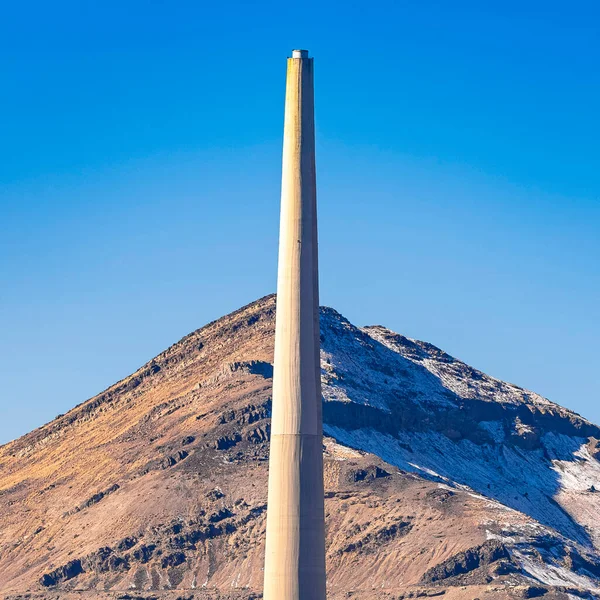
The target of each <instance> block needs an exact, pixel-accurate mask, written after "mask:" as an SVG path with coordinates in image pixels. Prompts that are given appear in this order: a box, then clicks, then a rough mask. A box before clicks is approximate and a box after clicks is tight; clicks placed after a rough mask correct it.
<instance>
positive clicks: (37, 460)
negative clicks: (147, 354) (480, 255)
mask: <svg viewBox="0 0 600 600" xmlns="http://www.w3.org/2000/svg"><path fill="white" fill-rule="evenodd" d="M274 316H275V299H274V297H273V296H268V297H265V298H262V299H261V300H258V301H257V302H255V303H253V304H250V305H248V306H246V307H244V308H242V309H240V310H238V311H236V312H234V313H232V314H231V315H228V316H226V317H223V318H222V319H219V320H218V321H215V322H213V323H211V324H209V325H207V326H205V327H203V328H201V329H199V330H197V331H195V332H194V333H192V334H190V335H188V336H187V337H185V338H184V339H182V340H181V341H180V342H178V343H177V344H174V345H173V346H171V347H170V348H169V349H168V350H166V351H165V352H163V353H162V354H160V355H159V356H157V357H156V358H155V359H153V360H152V361H150V362H149V363H147V364H146V365H144V366H143V367H142V368H140V369H139V370H138V371H137V372H135V373H134V374H133V375H131V376H130V377H128V378H126V379H124V380H123V381H120V382H119V383H117V384H115V385H114V386H112V387H111V388H109V389H108V390H106V391H105V392H103V393H101V394H99V395H98V396H95V397H94V398H91V399H90V400H87V401H86V402H84V403H82V404H80V405H79V406H77V407H75V408H74V409H72V410H71V411H69V412H68V413H67V414H65V415H62V416H60V417H58V418H57V419H55V420H54V421H52V422H51V423H49V424H47V425H45V426H43V427H41V428H39V429H37V430H35V431H33V432H31V433H29V434H27V435H25V436H23V437H22V438H20V439H18V440H15V441H13V442H11V443H9V444H6V445H5V446H2V447H0V594H3V595H4V597H6V598H12V599H16V598H40V599H41V598H45V599H50V598H61V599H62V598H64V599H71V598H72V599H75V598H80V599H82V600H84V599H88V600H95V599H98V600H99V599H109V598H110V599H121V600H128V599H129V600H133V599H140V600H141V599H148V600H150V599H163V598H164V599H173V600H175V599H176V598H178V599H180V600H183V599H185V600H193V599H196V600H202V599H209V598H211V599H217V598H220V599H222V600H225V599H234V598H235V599H240V600H242V599H248V598H259V597H261V596H260V590H261V587H262V563H263V538H264V527H265V509H266V482H267V468H268V462H267V456H268V438H269V416H270V394H271V377H272V364H271V363H272V359H273V335H274ZM321 344H322V380H323V395H324V419H325V433H326V439H325V445H324V457H325V479H326V500H325V507H326V515H327V549H328V554H327V560H328V586H329V597H330V598H331V599H332V600H335V599H338V598H339V599H341V598H354V599H365V600H367V599H369V600H375V599H384V598H387V599H392V598H394V599H399V598H416V597H425V596H439V597H444V598H447V599H448V600H453V599H457V600H458V599H470V600H473V599H475V598H478V599H480V600H484V599H485V600H496V599H501V598H502V599H504V598H530V597H538V596H543V597H545V598H547V599H548V600H552V599H554V598H561V599H565V600H566V599H567V598H574V597H582V598H588V597H589V598H592V597H593V598H596V597H600V596H598V595H597V594H599V593H600V592H598V590H599V589H600V552H599V551H600V525H598V515H599V514H600V493H599V492H596V490H600V463H599V462H598V457H599V456H600V444H599V442H598V440H599V439H600V430H599V429H598V427H596V426H595V425H593V424H591V423H589V422H587V421H585V420H584V419H582V418H581V417H579V416H578V415H576V414H574V413H572V412H570V411H568V410H566V409H564V408H561V407H559V406H557V405H555V404H553V403H551V402H549V401H548V400H546V399H544V398H541V397H540V396H538V395H536V394H534V393H532V392H528V391H526V390H522V389H521V388H518V387H517V386H514V385H511V384H507V383H504V382H501V381H498V380H496V379H493V378H491V377H488V376H487V375H485V374H483V373H481V372H479V371H477V370H475V369H472V368H471V367H469V366H468V365H466V364H464V363H462V362H460V361H458V360H456V359H454V358H453V357H451V356H449V355H447V354H446V353H444V352H443V351H441V350H439V349H438V348H436V347H434V346H432V345H430V344H427V343H425V342H419V341H416V340H410V339H408V338H405V337H403V336H400V335H398V334H395V333H393V332H391V331H389V330H387V329H385V328H383V327H380V326H376V327H366V328H363V329H359V328H357V327H355V326H353V325H352V324H350V323H349V322H348V321H347V320H346V319H344V318H343V317H342V316H341V315H339V314H338V313H336V312H335V311H334V310H332V309H327V308H324V309H322V313H321Z"/></svg>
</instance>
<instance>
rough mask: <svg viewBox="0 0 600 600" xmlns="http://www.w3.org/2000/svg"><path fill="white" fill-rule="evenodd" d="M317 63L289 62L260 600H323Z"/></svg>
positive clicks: (297, 55) (302, 58)
mask: <svg viewBox="0 0 600 600" xmlns="http://www.w3.org/2000/svg"><path fill="white" fill-rule="evenodd" d="M318 274H319V273H318V248H317V195H316V178H315V125H314V90H313V59H312V58H309V57H308V52H307V51H306V50H294V51H293V52H292V58H288V61H287V83H286V97H285V125H284V133H283V172H282V184H281V223H280V233H279V270H278V277H277V317H276V328H275V364H274V373H273V416H272V421H271V444H270V456H269V498H268V506H267V539H266V555H265V583H264V600H326V599H325V510H324V492H323V417H322V407H321V367H320V359H319V352H320V334H319V277H318Z"/></svg>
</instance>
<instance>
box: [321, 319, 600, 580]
mask: <svg viewBox="0 0 600 600" xmlns="http://www.w3.org/2000/svg"><path fill="white" fill-rule="evenodd" d="M332 332H335V334H334V335H332ZM321 337H322V340H321V341H322V361H321V363H322V383H323V395H324V398H325V400H326V403H325V405H324V414H325V432H326V433H327V434H328V435H331V436H332V437H334V438H335V439H336V440H338V442H341V443H343V444H346V445H348V446H350V447H352V448H357V449H360V450H363V451H366V452H371V453H374V454H376V455H378V456H380V457H381V458H382V459H383V460H385V461H386V462H388V463H390V464H393V465H395V466H397V467H398V468H399V469H401V470H402V471H406V472H413V473H418V474H419V475H421V476H422V477H424V478H428V479H431V480H433V481H438V482H440V484H442V485H447V486H451V487H454V488H460V489H467V490H472V491H473V492H474V493H477V494H481V495H483V496H485V497H488V498H490V499H493V500H494V501H496V502H498V503H501V504H502V505H503V506H505V507H507V508H509V509H513V510H514V511H518V512H519V513H520V514H522V515H525V516H527V517H529V518H530V519H529V520H528V521H527V520H526V525H523V524H521V525H519V526H518V527H516V528H515V524H514V522H513V520H510V519H509V521H508V522H506V523H505V524H504V526H503V527H497V525H498V524H497V523H496V526H495V527H493V528H492V529H491V530H490V534H489V535H490V538H494V539H502V540H503V541H504V542H505V543H508V544H509V545H510V546H512V551H513V553H514V557H515V559H518V561H519V562H520V564H521V565H522V567H523V569H524V571H525V572H528V573H529V574H530V575H531V576H532V577H533V578H536V579H538V580H540V581H542V582H544V583H547V584H550V585H558V583H557V582H559V581H562V584H563V585H564V584H565V582H571V583H572V584H574V585H583V586H584V587H586V586H587V587H589V588H590V589H596V586H597V584H598V578H599V577H600V556H599V555H598V550H599V549H600V523H599V522H598V515H600V462H599V461H598V455H599V452H598V438H600V431H599V429H598V427H596V426H595V425H593V424H592V423H589V422H588V421H586V420H585V419H583V418H581V417H580V416H579V415H577V414H575V413H573V412H571V411H569V410H567V409H564V408H563V407H560V406H558V405H556V404H554V403H552V402H550V401H549V400H547V399H545V398H543V397H541V396H539V395H538V394H535V393H533V392H530V391H527V390H524V389H522V388H519V387H518V386H515V385H512V384H508V383H505V382H502V381H500V380H497V379H495V378H493V377H490V376H488V375H486V374H484V373H482V372H480V371H477V370H476V369H473V368H472V367H469V366H468V365H466V364H465V363H463V362H461V361H459V360H457V359H455V358H453V357H452V356H450V355H448V354H446V353H445V352H443V351H442V350H440V349H438V348H436V347H435V346H433V345H431V344H428V343H426V342H420V341H417V340H411V339H409V338H406V337H404V336H401V335H399V334H396V333H394V332H392V331H390V330H389V329H386V328H384V327H381V326H371V327H364V328H362V329H358V328H356V327H354V326H353V325H351V324H350V323H349V322H348V321H347V320H346V319H344V318H343V317H342V316H341V315H339V314H338V313H336V312H335V311H333V310H330V309H325V310H324V313H323V315H322V336H321ZM511 512H512V511H511ZM536 522H537V524H536ZM574 547H576V548H577V551H578V552H579V553H580V556H582V557H583V556H585V557H587V558H586V560H587V561H589V562H588V563H586V566H585V567H582V569H581V570H580V571H578V572H573V570H569V569H566V568H565V567H564V565H563V564H562V562H560V561H558V562H557V558H560V559H561V560H563V559H564V556H565V553H566V554H568V552H569V551H570V550H569V548H574ZM532 548H533V549H535V550H532ZM532 552H533V554H535V556H534V557H532ZM540 559H542V560H540ZM555 563H556V564H555ZM577 582H579V583H577Z"/></svg>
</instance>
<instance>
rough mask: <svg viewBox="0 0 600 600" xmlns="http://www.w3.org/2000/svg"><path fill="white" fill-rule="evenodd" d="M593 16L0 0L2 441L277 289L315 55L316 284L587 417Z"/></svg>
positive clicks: (383, 4) (596, 90)
mask: <svg viewBox="0 0 600 600" xmlns="http://www.w3.org/2000/svg"><path fill="white" fill-rule="evenodd" d="M599 23H600V5H599V4H598V2H597V1H596V0H594V1H589V2H585V1H583V2H580V1H577V0H574V1H573V2H569V3H565V2H563V1H556V0H549V1H544V2H542V1H535V0H530V1H526V2H523V0H520V1H519V2H516V1H512V0H508V1H504V2H481V1H479V0H478V1H472V2H471V1H466V0H454V1H448V2H431V1H427V0H418V1H417V0H415V1H411V2H402V1H389V0H384V1H380V2H364V1H361V2H349V1H345V2H328V1H323V0H321V1H319V2H313V1H304V2H281V1H277V2H227V1H225V2H219V3H216V2H211V3H208V2H201V1H197V0H195V1H188V0H178V1H176V2H157V1H150V0H144V1H136V0H127V1H123V0H119V2H115V1H111V0H104V1H103V2H88V1H85V0H77V1H73V2H61V1H60V0H58V1H57V2H41V1H35V0H33V1H25V2H11V3H4V5H3V8H2V14H1V18H0V72H1V73H2V92H1V94H0V140H1V144H0V209H1V212H0V376H1V380H2V383H1V385H0V443H1V442H6V441H8V440H9V439H12V438H14V437H17V436H19V435H21V434H23V433H25V432H27V431H29V430H30V429H32V428H34V427H36V426H39V425H41V424H43V423H44V422H46V421H48V420H50V419H52V418H53V417H54V416H56V414H58V413H63V412H65V411H67V410H68V409H69V408H71V407H72V406H73V405H75V404H77V403H79V402H81V401H83V400H85V399H86V398H88V397H90V396H92V395H94V394H96V393H98V392H99V391H101V390H102V389H104V388H106V387H107V386H109V385H110V384H112V383H114V382H115V381H116V380H118V379H120V378H122V377H124V376H126V375H128V374H129V373H131V372H132V371H133V370H135V369H136V368H137V367H139V366H140V365H142V364H143V363H144V362H146V361H147V360H149V359H150V358H152V357H153V356H154V355H156V354H158V353H159V352H160V351H162V350H163V349H164V348H166V347H168V346H169V345H170V344H172V343H174V342H175V341H177V340H178V339H180V338H181V337H182V336H184V335H185V334H187V333H188V332H190V331H192V330H194V329H196V328H198V327H200V326H202V325H203V324H205V323H206V322H208V321H210V320H212V319H214V318H217V317H219V316H221V315H224V314H226V313H228V312H230V311H231V310H233V309H235V308H238V307H239V306H241V305H243V304H245V303H247V302H250V301H252V300H254V299H256V298H258V297H260V296H263V295H265V294H268V293H270V292H273V291H274V290H275V279H276V277H275V276H276V262H277V256H276V251H277V233H278V232H277V228H278V209H279V183H280V169H281V165H280V161H281V138H282V125H283V97H284V85H285V59H286V56H287V55H289V54H290V51H291V50H292V48H296V47H301V48H308V49H309V51H310V52H311V55H313V56H314V57H315V72H316V75H315V78H316V103H317V108H316V110H317V136H318V148H317V150H318V156H317V161H318V184H319V210H320V240H321V299H322V303H323V304H327V305H330V306H334V307H335V308H336V309H338V310H339V311H340V312H342V313H343V314H344V315H345V316H347V317H348V318H349V319H350V320H351V321H352V322H354V323H355V324H357V325H366V324H375V323H380V324H384V325H386V326H388V327H390V328H392V329H394V330H396V331H398V332H401V333H403V334H405V335H408V336H411V337H416V338H419V339H424V340H427V341H429V342H432V343H434V344H436V345H438V346H440V347H442V348H443V349H445V350H446V351H448V352H450V353H451V354H453V355H455V356H457V357H458V358H461V359H463V360H465V361H466V362H468V363H469V364H471V365H473V366H474V367H476V368H479V369H482V370H484V371H486V372H487V373H489V374H491V375H494V376H496V377H499V378H501V379H505V380H508V381H511V382H514V383H517V384H519V385H522V386H524V387H527V388H530V389H533V390H535V391H537V392H538V393H541V394H542V395H545V396H547V397H549V398H550V399H552V400H554V401H556V402H559V403H561V404H563V405H565V406H567V407H569V408H572V409H574V410H576V411H578V412H580V413H581V414H583V415H584V416H586V417H588V418H590V419H592V420H595V421H596V422H600V402H599V400H600V398H599V394H598V387H597V386H598V373H599V367H598V365H599V363H600V345H599V342H598V340H599V338H600V309H599V306H600V267H599V258H600V241H599V238H600V235H599V229H600V150H599V146H598V140H599V139H600V119H599V107H600V74H599V73H600V71H599V69H598V64H599V63H600V42H599V40H600V35H599V33H600V32H599V28H600V26H599Z"/></svg>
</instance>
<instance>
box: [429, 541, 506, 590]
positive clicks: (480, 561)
mask: <svg viewBox="0 0 600 600" xmlns="http://www.w3.org/2000/svg"><path fill="white" fill-rule="evenodd" d="M501 559H510V554H509V553H508V550H507V549H506V547H505V546H504V544H502V543H500V542H498V541H495V540H490V541H488V542H485V543H484V544H481V545H480V546H475V547H473V548H469V549H468V550H465V551H464V552H459V553H458V554H455V555H454V556H452V557H451V558H449V559H447V560H445V561H444V562H442V563H440V564H439V565H436V566H435V567H432V568H431V569H429V570H428V571H426V572H425V573H424V574H423V577H421V581H420V583H422V584H427V583H436V582H439V581H444V580H448V579H452V580H453V581H452V583H453V584H454V585H462V583H463V582H457V578H458V577H459V576H461V575H465V574H466V573H471V572H472V571H475V570H476V569H479V568H481V567H487V566H489V565H491V564H492V563H495V562H497V561H499V560H501ZM506 564H507V563H504V565H506ZM503 568H504V569H506V567H505V566H504V567H503ZM515 570H516V568H515ZM485 579H487V577H485ZM489 579H490V581H491V579H492V578H491V577H490V578H489ZM484 583H488V581H484Z"/></svg>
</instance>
